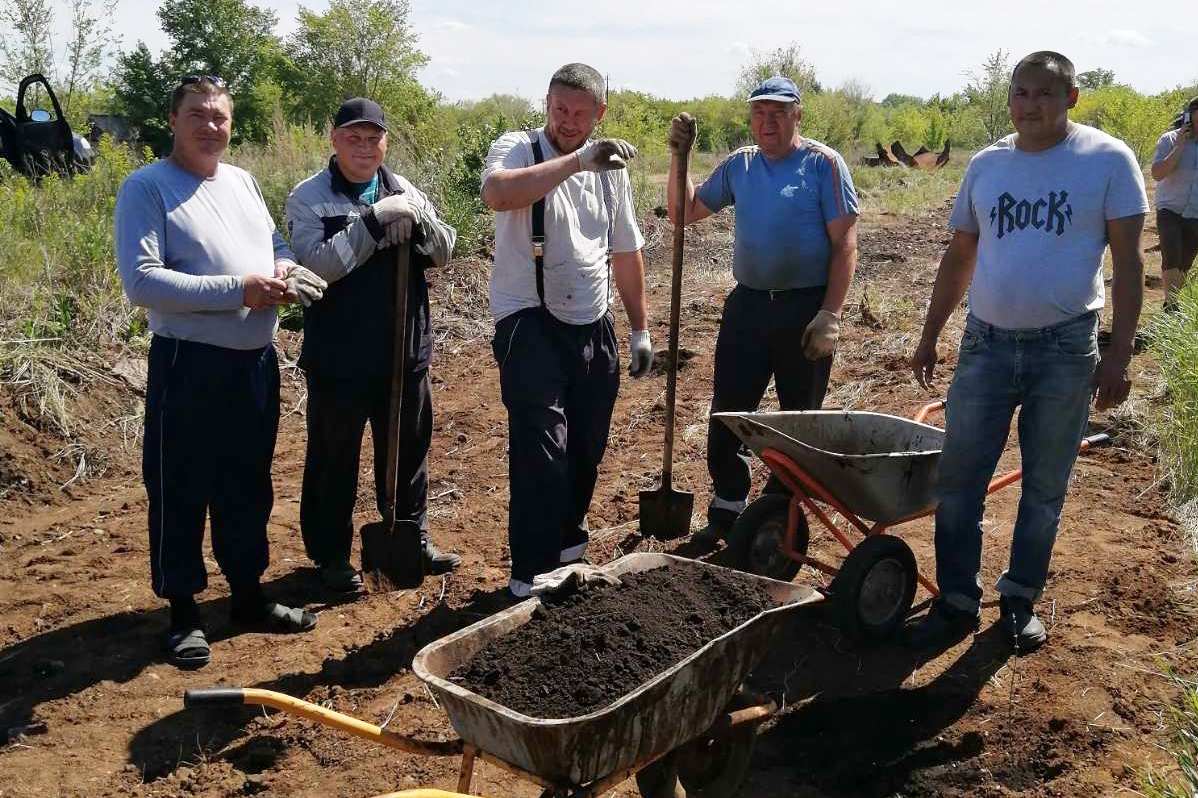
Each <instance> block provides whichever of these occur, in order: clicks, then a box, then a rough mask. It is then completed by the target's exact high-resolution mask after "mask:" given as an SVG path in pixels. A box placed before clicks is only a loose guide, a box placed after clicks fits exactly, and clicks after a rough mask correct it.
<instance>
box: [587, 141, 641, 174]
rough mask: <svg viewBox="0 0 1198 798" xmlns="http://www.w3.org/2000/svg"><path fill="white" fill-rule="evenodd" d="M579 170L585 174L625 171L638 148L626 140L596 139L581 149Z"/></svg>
mask: <svg viewBox="0 0 1198 798" xmlns="http://www.w3.org/2000/svg"><path fill="white" fill-rule="evenodd" d="M576 154H577V155H578V168H579V169H582V170H583V171H585V172H607V171H610V170H612V169H623V168H625V167H627V166H628V162H629V161H631V160H632V159H633V158H635V157H636V147H634V146H632V145H631V144H629V143H628V142H627V141H624V139H595V140H593V141H588V142H587V143H586V144H584V145H582V147H580V148H579V149H578V150H577V152H576Z"/></svg>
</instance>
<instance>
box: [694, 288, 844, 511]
mask: <svg viewBox="0 0 1198 798" xmlns="http://www.w3.org/2000/svg"><path fill="white" fill-rule="evenodd" d="M824 293H825V287H824V286H818V287H815V288H798V289H792V290H789V291H757V290H754V289H752V288H746V287H745V286H743V285H738V286H737V287H736V288H734V289H733V290H732V293H731V294H729V295H728V299H727V300H725V302H724V317H723V320H722V321H721V323H720V332H719V336H718V338H717V339H716V344H715V380H714V383H715V387H714V391H713V395H712V397H711V412H713V413H718V412H722V411H735V410H740V411H752V410H756V409H757V407H758V405H760V404H761V399H762V397H763V396H764V395H765V389H766V387H767V386H768V385H769V382H770V377H773V378H774V385H775V387H776V388H777V390H778V404H779V405H780V406H781V408H782V409H783V410H818V409H819V407H820V405H821V404H822V403H823V401H824V394H826V393H827V392H828V375H829V374H830V372H831V371H832V358H831V356H829V357H826V358H823V359H821V360H815V361H812V360H808V359H807V358H806V357H804V356H803V331H804V330H806V329H807V325H808V324H809V323H810V322H811V320H812V319H813V318H815V314H816V313H818V312H819V309H820V305H821V303H822V302H823V301H824ZM707 470H708V473H710V474H711V482H712V487H713V493H714V495H713V496H712V504H711V505H710V506H709V508H708V511H707V516H708V519H709V520H713V521H730V520H732V519H734V518H735V517H736V515H737V514H738V513H739V512H740V510H742V509H744V503H745V500H746V499H747V498H748V496H749V488H750V485H751V483H750V473H749V452H748V450H747V449H746V448H745V447H744V446H743V445H742V444H741V442H740V439H739V438H737V437H736V435H734V434H733V433H732V431H731V430H729V429H728V428H727V427H726V426H724V424H723V423H722V422H720V421H719V420H717V419H711V420H710V421H709V422H708V427H707ZM780 488H781V486H780V485H777V484H772V485H771V486H769V487H767V490H778V489H780Z"/></svg>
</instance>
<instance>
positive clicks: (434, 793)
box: [374, 790, 479, 798]
mask: <svg viewBox="0 0 1198 798" xmlns="http://www.w3.org/2000/svg"><path fill="white" fill-rule="evenodd" d="M374 798H479V796H477V795H464V794H462V793H460V792H445V791H444V790H403V791H402V792H389V793H387V794H386V795H376V796H374Z"/></svg>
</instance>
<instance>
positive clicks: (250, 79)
mask: <svg viewBox="0 0 1198 798" xmlns="http://www.w3.org/2000/svg"><path fill="white" fill-rule="evenodd" d="M158 21H159V24H160V25H161V26H162V30H163V31H164V32H165V33H166V35H167V36H168V37H170V40H171V46H170V48H169V49H168V50H167V51H166V52H165V53H163V55H162V57H161V58H160V59H155V58H154V57H153V56H152V55H151V54H150V51H149V49H148V48H146V46H145V45H144V44H142V43H141V42H138V46H137V48H136V49H134V50H133V51H132V52H129V53H125V54H124V55H122V56H121V57H120V58H119V59H118V62H117V68H116V82H117V92H116V94H117V102H118V105H119V107H120V109H121V110H122V112H123V113H124V114H125V116H126V117H128V119H129V122H130V124H132V125H133V126H135V127H137V128H138V129H139V130H140V131H141V135H142V139H143V141H145V142H146V143H147V144H150V146H152V147H153V148H154V150H155V151H156V152H163V151H164V149H165V148H166V146H167V145H168V143H169V133H168V132H167V115H168V113H169V112H170V94H171V92H172V91H173V90H174V88H175V86H176V85H177V84H178V80H179V78H181V77H182V76H184V75H187V74H192V73H194V74H204V75H216V76H218V77H220V78H221V79H222V80H224V81H225V83H227V84H228V86H229V93H230V94H231V95H232V96H233V100H234V110H235V113H234V125H233V135H234V140H235V141H241V140H250V141H264V140H265V139H266V137H267V135H268V134H269V132H270V129H271V118H272V115H273V112H274V109H275V106H276V104H277V103H278V100H279V97H280V95H281V91H280V90H279V89H278V88H277V83H278V80H277V77H276V76H277V73H278V72H279V70H280V65H281V63H282V53H281V50H280V45H279V40H278V39H277V38H276V37H275V35H274V33H273V32H272V31H273V30H274V26H275V23H276V22H277V17H276V16H275V14H274V12H273V11H270V10H268V9H264V8H258V7H256V6H252V5H250V4H249V3H247V2H245V0H166V2H164V3H163V4H162V6H161V7H159V9H158Z"/></svg>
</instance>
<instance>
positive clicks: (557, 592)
mask: <svg viewBox="0 0 1198 798" xmlns="http://www.w3.org/2000/svg"><path fill="white" fill-rule="evenodd" d="M618 584H620V580H619V579H618V578H616V577H614V576H612V575H611V574H609V573H606V572H605V571H603V569H601V568H599V567H598V566H595V565H588V564H587V563H574V564H573V565H563V566H562V567H561V568H558V569H556V570H553V571H550V572H549V573H547V574H540V575H538V576H535V577H533V580H532V595H534V596H564V595H566V594H569V593H575V592H577V591H581V590H587V589H588V588H591V587H597V586H600V585H618Z"/></svg>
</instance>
